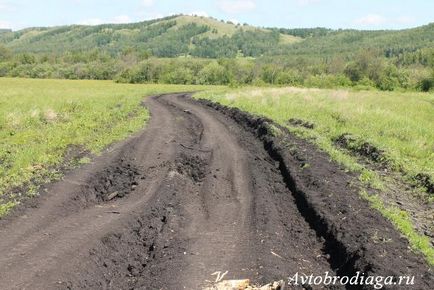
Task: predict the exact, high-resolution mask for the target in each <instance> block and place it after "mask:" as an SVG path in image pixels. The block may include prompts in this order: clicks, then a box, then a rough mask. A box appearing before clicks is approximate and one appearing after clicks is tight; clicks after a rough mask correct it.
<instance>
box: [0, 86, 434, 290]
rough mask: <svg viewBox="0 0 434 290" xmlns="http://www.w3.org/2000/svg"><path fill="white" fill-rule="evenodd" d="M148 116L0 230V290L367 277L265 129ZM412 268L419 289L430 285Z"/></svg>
mask: <svg viewBox="0 0 434 290" xmlns="http://www.w3.org/2000/svg"><path fill="white" fill-rule="evenodd" d="M206 105H209V106H210V107H213V106H212V105H210V104H206ZM146 106H148V107H149V109H150V112H151V121H150V123H149V124H148V126H147V128H146V130H144V131H143V132H141V133H139V134H137V135H136V136H133V137H132V138H130V139H129V140H127V141H126V142H124V143H122V144H119V145H118V146H117V147H114V148H112V149H111V150H110V152H107V153H105V154H104V155H103V156H101V157H99V158H97V160H96V161H95V162H94V163H93V164H91V165H89V166H86V167H85V168H83V169H80V170H77V171H75V172H72V173H70V174H68V175H67V176H66V177H65V179H64V180H63V181H60V182H57V183H55V184H53V185H51V186H50V187H49V188H48V192H47V193H45V194H44V195H43V196H42V197H40V198H39V200H38V201H37V204H36V205H35V206H34V207H29V208H27V209H25V210H23V214H21V215H16V216H13V217H11V218H9V219H7V220H4V221H1V223H0V235H1V237H2V238H1V239H0V249H1V251H2V255H0V268H1V269H2V271H1V273H0V289H202V288H203V287H204V286H206V285H208V284H209V281H211V280H214V279H215V276H212V275H211V274H212V273H214V272H216V271H220V272H222V273H224V272H226V271H227V274H226V276H225V279H240V278H249V279H251V280H253V281H255V282H257V283H259V284H261V283H262V284H265V283H268V282H270V281H277V280H282V279H283V280H285V279H287V277H289V276H292V275H294V274H295V273H296V272H299V273H305V274H314V275H323V274H324V273H325V272H326V271H328V272H329V274H330V275H333V274H335V273H338V274H340V275H346V274H347V275H349V274H353V272H354V271H355V270H365V269H364V268H363V266H364V264H363V263H362V262H363V261H364V260H363V258H364V257H358V256H354V255H353V254H352V252H351V250H355V249H357V247H358V244H357V241H354V242H352V241H351V242H350V243H348V242H347V241H346V240H345V239H343V240H342V239H341V238H339V237H337V235H336V233H335V232H333V231H332V230H331V229H334V227H335V226H336V224H333V223H331V222H330V220H329V219H328V215H327V214H331V215H332V214H333V212H332V211H331V210H328V208H327V207H326V206H323V205H325V201H324V200H323V201H321V202H322V204H321V203H317V202H316V201H315V202H313V203H312V202H311V200H310V197H306V196H305V195H306V194H307V193H309V192H308V190H303V189H304V187H302V186H300V182H299V181H298V178H299V177H298V176H295V177H294V176H292V175H291V174H293V172H292V171H291V170H293V169H291V168H287V167H285V166H286V164H287V163H285V160H283V159H284V157H282V156H281V155H279V154H280V151H279V150H277V149H276V148H274V147H273V146H274V145H273V143H270V142H271V141H270V139H267V138H264V136H265V135H266V132H265V133H264V132H263V130H264V128H262V127H261V126H259V127H258V128H255V124H254V123H252V122H253V121H251V120H247V119H246V120H244V119H243V118H246V116H241V117H239V118H238V119H237V118H236V117H234V116H231V113H230V112H226V111H224V110H223V109H222V108H220V107H219V108H217V107H213V108H207V106H204V105H203V104H200V103H198V102H196V101H193V100H191V99H190V98H189V97H188V95H184V94H177V95H176V94H172V95H162V96H158V97H153V98H149V99H148V100H147V101H146ZM216 110H220V111H221V112H217V111H216ZM242 119H243V120H242ZM252 120H253V119H252ZM256 125H257V124H256ZM298 159H300V158H298ZM295 166H296V167H297V170H299V169H300V167H299V166H298V165H295ZM333 170H335V169H333ZM336 172H338V169H336V170H335V172H333V174H336ZM338 174H342V173H338ZM317 177H318V176H317ZM309 178H312V176H310V177H309ZM309 178H306V180H308V179H309ZM328 178H330V176H327V177H324V180H326V179H328ZM337 178H344V177H342V176H340V175H339V176H338V177H337ZM346 178H349V177H346ZM324 180H318V182H317V184H316V185H315V187H316V190H317V191H318V192H320V191H321V190H322V189H325V190H329V188H327V187H326V186H323V188H322V187H321V185H322V184H323V183H324ZM300 188H301V189H300ZM342 190H344V189H342ZM327 194H328V193H327ZM312 196H314V195H312ZM358 203H361V201H358ZM363 206H365V205H363V204H362V205H361V207H363ZM323 207H324V212H323ZM349 218H354V217H353V216H351V217H349ZM375 218H377V217H375ZM359 222H360V221H359ZM384 225H385V227H386V226H387V227H390V225H389V224H387V223H386V222H384ZM386 231H389V228H387V229H386ZM339 232H340V233H342V234H343V235H344V236H347V235H345V232H344V231H342V229H339ZM351 234H352V232H350V235H349V236H351ZM401 242H402V241H401ZM368 246H369V245H368ZM403 247H405V243H404V244H403ZM351 259H353V260H354V261H352V263H353V264H354V265H353V264H351V267H347V266H345V265H347V264H348V261H349V260H351ZM360 261H362V262H360ZM358 263H359V264H360V265H359V264H358ZM415 264H416V265H417V267H419V268H417V267H416V269H419V270H421V269H422V270H423V271H424V272H423V271H422V270H421V271H422V274H423V277H424V278H423V279H424V280H423V281H422V282H420V281H419V284H418V285H420V286H421V287H420V289H425V286H426V285H427V284H426V283H429V281H430V280H429V279H432V277H431V276H430V277H431V278H430V277H428V278H427V275H430V274H429V273H428V274H426V271H427V270H426V268H425V266H424V265H423V263H419V264H418V263H416V262H414V259H413V260H411V259H410V261H409V265H410V266H411V267H413V268H415V266H414V265H415ZM372 265H373V266H374V267H376V266H377V265H376V264H372ZM372 265H371V266H372ZM365 266H366V265H365ZM380 266H381V265H380ZM404 266H405V265H404ZM362 268H363V269H362ZM379 269H380V270H381V267H380V268H379ZM373 271H375V269H373ZM412 271H414V270H412ZM380 274H384V273H380ZM402 274H403V275H404V274H406V273H402ZM427 279H428V280H427ZM426 281H428V282H426ZM336 288H339V287H337V286H336ZM426 289H428V288H426Z"/></svg>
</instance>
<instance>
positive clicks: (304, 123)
mask: <svg viewBox="0 0 434 290" xmlns="http://www.w3.org/2000/svg"><path fill="white" fill-rule="evenodd" d="M288 124H290V125H292V126H296V127H304V128H306V129H314V128H315V124H314V123H311V122H308V121H303V120H301V119H296V118H291V119H289V120H288Z"/></svg>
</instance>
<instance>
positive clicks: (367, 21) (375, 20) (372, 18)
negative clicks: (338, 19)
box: [354, 14, 387, 26]
mask: <svg viewBox="0 0 434 290" xmlns="http://www.w3.org/2000/svg"><path fill="white" fill-rule="evenodd" d="M354 22H355V23H356V24H361V25H372V26H375V25H381V24H384V23H386V22H387V19H386V18H384V17H383V16H381V15H378V14H368V15H366V16H364V17H362V18H359V19H356V20H355V21H354Z"/></svg>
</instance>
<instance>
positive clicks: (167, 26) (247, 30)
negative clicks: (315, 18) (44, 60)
mask: <svg viewBox="0 0 434 290" xmlns="http://www.w3.org/2000/svg"><path fill="white" fill-rule="evenodd" d="M298 40H300V38H299V37H295V36H290V35H285V34H280V33H278V32H275V31H272V30H269V29H261V28H256V27H253V26H249V25H235V24H233V23H230V22H222V21H218V20H216V19H213V18H206V17H198V16H186V15H178V16H171V17H166V18H161V19H156V20H150V21H144V22H138V23H130V24H103V25H97V26H85V25H72V26H59V27H50V28H28V29H24V30H20V31H16V32H5V33H2V34H1V35H0V44H3V45H5V46H6V47H7V48H9V49H11V50H13V51H15V52H32V53H50V54H62V53H65V52H70V51H84V50H90V49H94V48H98V49H101V50H104V51H107V52H109V53H112V54H117V53H119V52H122V51H125V50H128V49H131V48H134V49H137V50H139V51H147V52H150V53H151V54H153V55H155V56H159V57H175V56H180V55H192V56H199V57H211V58H213V57H223V56H224V57H233V56H236V55H239V54H242V55H245V56H252V57H256V56H259V55H262V54H264V53H265V52H267V51H269V50H270V49H271V48H273V47H278V46H283V45H287V44H290V43H292V42H296V41H298ZM216 47H223V48H224V49H223V50H221V51H219V52H218V51H217V52H216V49H215V48H216ZM211 48H212V49H211Z"/></svg>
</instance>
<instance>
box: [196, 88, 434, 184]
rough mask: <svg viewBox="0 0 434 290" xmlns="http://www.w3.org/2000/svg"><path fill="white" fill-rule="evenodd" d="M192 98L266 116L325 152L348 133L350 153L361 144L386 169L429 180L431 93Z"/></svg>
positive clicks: (433, 128)
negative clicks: (369, 148)
mask: <svg viewBox="0 0 434 290" xmlns="http://www.w3.org/2000/svg"><path fill="white" fill-rule="evenodd" d="M197 97H199V98H200V97H203V98H208V99H211V100H214V101H218V102H220V103H222V104H225V105H229V106H235V107H238V108H240V109H242V110H245V111H248V112H252V113H255V114H259V115H263V116H266V117H269V118H271V119H273V120H275V121H277V122H278V123H280V124H281V125H284V126H287V127H288V128H289V129H291V130H292V131H295V132H297V133H298V134H300V135H303V136H304V137H306V138H311V139H314V140H315V142H316V143H318V144H319V145H320V147H322V148H323V149H324V150H326V151H330V152H329V153H333V152H332V148H333V147H335V146H333V145H334V143H335V141H336V140H337V139H339V137H340V136H343V135H348V134H350V135H351V138H352V139H353V140H352V141H353V142H350V144H347V145H348V146H349V147H352V148H350V149H354V150H357V149H358V148H357V146H360V145H363V143H365V142H367V143H369V144H370V145H372V146H373V147H375V148H377V149H378V151H380V152H381V154H382V156H381V158H378V159H381V160H377V161H381V162H383V163H387V165H388V166H389V167H391V169H394V170H397V171H401V172H404V173H405V174H406V175H407V176H408V177H414V176H416V175H417V174H419V173H424V174H427V175H429V177H430V178H431V179H434V95H433V94H427V93H409V92H405V93H404V92H380V91H351V90H343V89H341V90H328V89H307V88H293V87H287V88H242V89H224V90H219V91H212V92H202V93H200V94H198V95H197ZM290 119H293V121H289V120H290ZM294 120H296V121H295V122H294ZM297 121H298V123H299V124H297ZM300 121H303V122H305V123H310V124H311V125H312V126H308V127H313V128H306V126H302V125H303V124H302V123H300ZM348 166H350V165H349V164H348Z"/></svg>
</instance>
